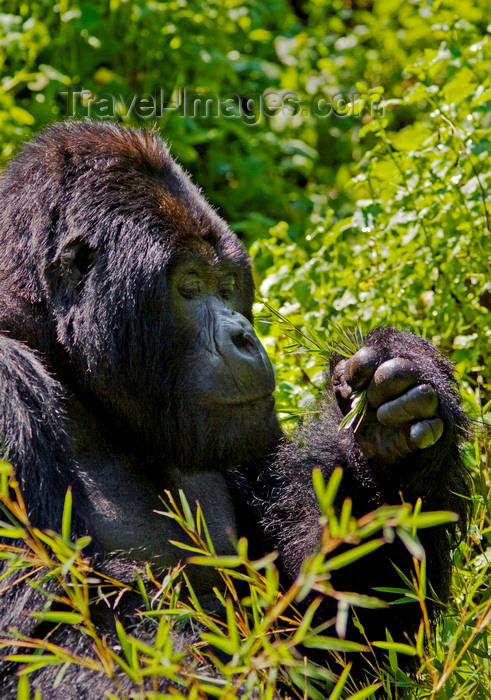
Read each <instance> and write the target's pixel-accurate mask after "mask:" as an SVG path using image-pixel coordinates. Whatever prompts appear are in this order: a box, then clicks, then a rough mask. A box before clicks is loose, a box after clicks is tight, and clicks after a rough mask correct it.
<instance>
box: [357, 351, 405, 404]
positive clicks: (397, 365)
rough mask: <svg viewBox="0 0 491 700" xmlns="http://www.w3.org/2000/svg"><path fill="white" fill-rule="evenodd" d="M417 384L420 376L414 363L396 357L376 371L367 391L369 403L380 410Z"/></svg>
mask: <svg viewBox="0 0 491 700" xmlns="http://www.w3.org/2000/svg"><path fill="white" fill-rule="evenodd" d="M417 383H418V375H417V372H416V368H415V367H414V365H413V363H412V362H411V361H410V360H406V359H405V358H403V357H394V358H393V359H392V360H387V362H383V363H382V364H381V365H380V367H378V368H377V369H376V371H375V374H374V375H373V379H372V381H371V382H370V384H369V386H368V390H367V398H368V403H369V404H370V405H371V406H373V407H374V408H378V407H379V406H381V405H382V404H383V403H386V402H387V401H391V400H392V399H395V398H396V397H397V396H400V395H401V394H403V393H404V392H405V391H407V390H408V389H410V388H411V387H413V386H414V385H415V384H417Z"/></svg>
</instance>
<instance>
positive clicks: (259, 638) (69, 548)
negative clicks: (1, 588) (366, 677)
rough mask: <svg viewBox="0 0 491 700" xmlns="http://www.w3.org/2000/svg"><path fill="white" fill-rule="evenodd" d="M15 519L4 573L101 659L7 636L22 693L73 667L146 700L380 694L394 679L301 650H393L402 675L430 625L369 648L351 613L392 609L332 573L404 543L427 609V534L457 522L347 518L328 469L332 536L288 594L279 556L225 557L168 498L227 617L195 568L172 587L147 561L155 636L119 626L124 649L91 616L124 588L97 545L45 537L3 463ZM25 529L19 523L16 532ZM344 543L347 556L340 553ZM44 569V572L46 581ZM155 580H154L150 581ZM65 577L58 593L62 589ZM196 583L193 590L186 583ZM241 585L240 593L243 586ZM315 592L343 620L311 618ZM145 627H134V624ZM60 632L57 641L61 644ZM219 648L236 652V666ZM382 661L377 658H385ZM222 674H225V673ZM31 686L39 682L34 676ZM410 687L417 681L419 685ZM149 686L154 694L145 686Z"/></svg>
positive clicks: (397, 515) (406, 509)
mask: <svg viewBox="0 0 491 700" xmlns="http://www.w3.org/2000/svg"><path fill="white" fill-rule="evenodd" d="M0 474H1V477H2V480H1V481H2V491H1V493H0V501H1V503H2V504H3V512H4V516H5V517H6V520H5V522H0V537H2V538H5V540H7V541H9V540H10V541H13V544H12V546H10V545H3V547H2V549H1V551H0V557H1V558H2V559H3V560H6V561H7V568H6V571H5V573H4V575H3V577H2V579H3V581H4V582H6V584H5V585H7V586H9V585H15V584H13V583H12V581H9V578H8V576H9V574H10V573H16V575H17V576H18V572H19V570H22V572H23V575H24V576H30V578H31V585H32V586H34V587H35V588H36V589H37V590H38V591H39V592H40V593H41V594H42V597H43V598H44V599H45V600H46V604H45V605H44V608H43V610H42V611H39V612H35V613H33V615H34V617H36V618H38V619H39V620H40V621H44V622H46V623H50V624H51V625H52V626H53V627H54V628H56V626H57V625H61V624H69V625H75V626H77V628H78V630H79V632H80V634H82V635H84V636H86V637H87V638H88V639H89V640H90V645H89V649H90V651H89V653H87V654H85V653H75V652H71V651H68V650H67V649H65V648H63V647H61V646H59V645H57V644H56V642H54V641H50V639H49V638H48V639H47V640H46V639H36V638H27V637H25V636H23V635H20V634H16V633H15V632H13V634H12V637H11V638H9V639H3V640H0V649H1V648H5V647H7V646H10V647H11V646H14V647H16V648H17V653H14V654H11V655H10V656H9V659H10V660H11V661H16V662H18V663H19V664H21V665H22V666H21V671H20V680H19V696H20V697H21V698H22V697H26V698H28V697H29V683H28V678H29V674H31V673H33V672H34V671H36V670H39V669H42V668H44V667H45V666H48V665H50V666H56V667H59V673H58V674H57V680H56V685H58V684H60V683H63V676H64V673H65V671H66V669H67V667H68V666H69V665H73V664H74V665H77V666H79V667H81V668H85V669H90V670H95V671H97V672H99V673H101V674H103V675H105V676H107V677H108V678H109V679H111V681H112V682H113V684H114V695H113V696H111V697H115V698H116V697H117V698H123V699H125V698H126V697H127V696H126V695H125V693H124V692H123V691H122V689H121V687H120V685H119V683H118V674H121V672H122V673H124V674H126V675H128V676H129V677H130V678H131V680H132V681H133V682H134V684H135V687H136V688H138V689H139V692H140V695H139V697H142V698H143V697H148V698H150V697H154V694H153V693H152V691H150V690H148V683H149V682H150V684H152V683H153V682H154V681H155V683H157V682H159V681H160V680H162V679H167V680H169V681H172V682H173V683H176V684H178V687H177V688H173V690H172V695H170V694H169V695H159V697H175V698H185V697H191V698H197V697H203V694H204V693H206V694H207V697H219V698H237V697H242V698H247V697H257V693H259V696H260V697H261V698H273V697H274V696H275V693H276V692H277V690H278V688H279V686H280V684H281V686H282V687H284V688H288V689H289V693H290V694H291V697H292V698H312V699H313V700H321V699H322V698H325V697H327V695H326V694H327V693H328V694H329V697H330V698H338V697H342V696H343V697H345V696H346V693H349V697H352V698H355V700H356V699H358V700H361V699H362V698H366V697H374V695H373V694H374V692H375V691H376V689H378V688H379V687H381V685H382V682H381V681H379V682H372V683H368V684H367V686H366V687H358V688H357V687H356V685H355V684H354V683H353V681H352V680H351V679H350V677H349V670H350V666H351V664H350V663H348V664H346V668H345V669H344V671H343V672H342V673H341V674H340V675H338V676H336V675H335V674H334V673H333V672H331V671H329V670H328V669H326V668H323V667H320V666H318V665H316V664H314V663H310V662H307V661H306V660H305V659H304V658H303V657H302V655H301V654H300V653H299V652H298V646H299V645H303V646H304V647H305V648H307V649H317V650H323V651H325V652H326V653H327V654H328V656H329V655H331V656H332V659H333V661H334V660H336V661H342V659H343V658H344V655H345V654H346V653H349V652H354V653H361V652H363V653H365V654H367V655H368V657H369V658H370V654H371V652H370V649H371V646H374V647H378V648H381V649H385V650H387V651H388V653H389V658H391V659H392V662H393V664H392V665H393V671H394V673H397V661H396V659H397V654H405V655H410V656H420V657H421V658H422V659H425V658H426V657H425V650H424V644H423V639H424V634H425V631H424V630H423V629H422V631H421V634H420V639H418V641H417V642H415V643H414V644H413V643H408V644H400V643H394V642H392V641H391V640H390V639H388V640H387V641H377V642H375V643H373V644H372V643H371V640H367V644H360V643H359V642H356V643H355V642H352V641H350V640H349V639H346V623H347V619H348V618H347V614H348V610H349V609H350V608H352V609H354V610H355V611H356V609H357V608H359V607H362V608H379V607H384V606H385V604H384V603H383V602H382V601H381V600H379V599H378V598H376V597H375V596H366V595H358V594H355V593H350V592H342V591H338V590H335V589H334V588H333V587H332V585H331V582H330V572H331V571H334V570H337V569H341V568H343V567H345V566H349V565H350V564H352V563H353V562H355V561H357V560H359V559H360V558H362V557H364V556H366V555H367V554H369V553H370V552H372V551H374V550H376V549H379V548H380V547H383V546H384V545H385V544H386V543H389V542H392V541H393V540H394V538H395V537H400V538H401V539H402V541H403V542H404V543H405V545H406V546H407V547H408V549H409V551H410V552H412V554H413V556H414V561H415V564H416V567H417V568H416V570H417V571H418V572H420V577H419V579H418V580H417V581H414V582H411V581H409V580H407V579H405V580H404V578H403V577H402V575H401V588H400V589H398V590H397V591H394V589H384V590H391V591H392V592H396V593H399V594H400V598H401V599H400V601H399V603H402V604H415V603H416V604H418V605H420V606H421V609H422V611H423V615H424V614H425V610H426V608H425V589H426V583H425V575H424V568H425V566H424V552H423V550H422V548H421V545H420V544H419V540H418V537H417V531H418V529H420V528H424V527H432V526H435V525H438V524H443V523H448V522H450V521H451V520H453V519H454V515H453V514H451V513H443V512H441V513H438V512H435V513H421V512H420V510H421V504H420V503H419V504H416V506H415V507H414V508H413V507H412V506H411V505H410V504H405V505H402V506H392V507H385V508H380V509H379V510H377V511H374V512H373V513H368V514H367V515H365V516H363V517H362V518H360V519H358V520H356V519H355V518H354V517H353V516H352V514H351V503H350V501H349V500H347V501H346V502H345V504H344V506H343V508H342V509H341V512H340V513H339V515H338V514H337V513H336V510H335V508H334V500H335V498H336V494H337V491H338V488H339V485H340V480H341V470H340V469H338V470H336V471H335V472H334V473H333V475H332V477H331V479H330V481H329V482H328V483H325V482H324V480H323V477H322V475H321V473H320V471H318V470H317V471H315V472H314V475H313V480H314V488H315V492H316V494H317V497H318V499H319V503H320V506H321V511H322V521H321V522H322V527H323V530H322V536H321V541H320V547H319V550H318V551H317V552H315V553H314V554H312V555H311V556H310V557H309V558H307V559H306V561H305V562H304V564H303V566H302V569H301V571H300V573H299V576H298V578H297V580H296V581H295V582H294V583H293V585H292V586H291V588H290V589H288V590H287V591H281V589H280V586H279V576H278V571H277V570H276V568H275V565H274V560H275V558H276V555H275V554H270V555H268V556H266V557H264V558H263V559H261V560H258V561H253V560H251V559H250V558H249V556H248V545H247V541H246V540H245V539H241V540H239V542H237V544H236V551H237V554H236V555H235V556H222V557H220V556H217V555H216V553H215V551H214V549H213V544H212V543H211V542H210V540H209V534H208V529H207V527H206V522H205V520H204V518H203V513H202V511H201V509H200V507H199V504H197V505H196V508H194V507H193V506H191V504H189V503H188V502H187V500H186V498H185V496H184V494H183V493H180V500H179V502H177V501H176V500H175V499H174V498H173V496H172V495H171V494H170V493H167V499H168V501H169V510H168V511H166V512H165V513H162V515H165V516H167V517H171V518H172V519H173V520H175V522H177V523H178V524H179V525H180V527H181V528H182V530H183V538H184V539H186V540H187V542H191V543H192V544H184V543H179V542H176V543H175V544H176V546H177V547H179V548H180V549H182V550H184V551H185V552H186V553H187V554H189V553H191V555H192V556H191V557H190V558H189V563H192V564H194V565H198V566H213V567H215V568H216V569H217V570H218V571H219V572H220V574H221V577H222V580H223V585H222V587H221V588H220V590H219V589H218V588H216V589H215V591H214V592H215V595H216V597H217V601H218V602H219V603H220V604H221V605H222V606H223V608H224V610H225V612H226V615H225V619H221V618H217V617H215V616H213V615H210V614H209V613H207V612H206V611H205V610H203V608H202V606H201V604H200V602H199V600H198V598H197V597H196V595H195V594H194V592H193V589H192V586H191V584H190V582H189V580H188V578H187V577H186V572H185V569H184V570H183V569H182V567H180V566H178V567H176V568H175V569H174V570H173V571H170V572H169V573H168V575H167V576H165V577H164V579H163V580H156V579H155V578H154V577H153V576H152V573H151V570H150V568H149V567H148V566H147V568H146V571H144V572H142V575H141V576H139V574H138V572H136V579H137V584H138V582H139V586H137V587H133V591H134V592H137V591H138V590H139V592H140V594H141V597H142V602H141V613H140V616H141V619H142V620H143V621H145V623H146V627H145V629H146V631H147V634H146V635H145V639H142V638H141V637H137V636H135V634H134V633H132V628H130V629H126V628H125V626H124V625H123V624H122V622H121V621H120V620H118V619H116V634H117V637H118V640H119V644H120V651H119V652H117V651H115V649H114V648H113V647H112V646H111V645H110V643H109V642H108V639H107V638H106V637H103V636H101V635H100V633H99V632H98V629H97V626H96V624H95V623H94V621H93V619H92V613H91V611H92V610H93V609H94V606H95V604H96V603H97V602H99V603H100V604H102V605H106V604H108V601H109V600H117V599H119V597H120V596H121V595H122V593H123V592H124V591H128V590H130V587H129V586H128V585H124V584H121V583H118V582H117V581H114V580H112V579H110V578H108V576H107V575H104V574H101V573H100V572H98V571H95V570H93V569H92V568H91V567H90V566H89V564H88V562H87V561H86V560H85V559H84V558H83V555H82V549H83V547H84V546H86V544H87V538H84V539H83V540H78V541H77V542H75V543H72V542H70V540H69V539H66V538H65V537H64V536H60V535H58V534H56V533H54V532H48V533H45V532H41V531H39V530H37V529H36V528H32V527H31V526H30V524H29V521H28V518H27V515H26V511H25V507H24V504H23V502H22V497H21V495H20V491H19V488H18V484H17V483H16V481H15V479H13V477H12V475H11V469H10V467H9V465H7V464H5V463H2V464H1V465H0ZM70 507H71V506H70V497H68V498H67V502H66V506H65V513H64V517H63V521H64V523H65V525H67V524H68V523H69V514H70ZM13 525H15V527H14V528H13ZM340 548H342V553H337V550H339V549H340ZM40 574H42V575H40ZM144 580H145V583H144ZM53 582H56V584H57V586H56V587H53V585H52V584H53ZM184 584H185V585H184ZM239 585H240V588H238V586H239ZM312 591H317V592H318V593H320V594H322V595H324V596H329V597H332V598H333V600H334V601H335V603H336V605H337V608H338V614H337V616H336V619H335V620H334V621H333V620H329V621H326V622H324V623H323V624H321V625H319V626H317V627H316V626H314V625H313V616H314V614H315V611H316V610H317V608H318V605H319V600H317V599H315V600H313V601H312V602H311V604H310V606H309V608H308V610H307V612H306V613H305V614H304V615H303V616H302V615H300V614H299V612H298V610H297V609H296V606H297V604H298V603H299V602H301V601H302V600H304V599H305V598H306V596H308V595H309V594H310V593H311V592H312ZM133 626H134V623H132V627H133ZM184 628H187V629H188V630H189V631H191V630H193V629H194V630H195V634H194V637H195V641H194V643H193V645H192V646H191V647H190V648H189V649H188V651H187V653H185V652H182V651H178V650H177V649H176V645H175V637H174V636H173V631H174V630H180V631H182V630H183V629H184ZM53 636H54V635H53V634H51V635H50V637H51V638H53ZM216 650H218V651H220V652H223V653H224V654H226V655H227V656H228V660H226V661H224V660H223V658H220V657H218V656H217V654H216ZM375 663H376V662H375ZM216 669H218V670H219V675H218V676H217V673H216ZM377 672H378V675H380V676H381V677H382V679H385V680H386V681H388V678H389V676H387V674H386V673H385V672H384V670H383V669H381V668H378V670H377ZM26 679H27V680H26ZM406 682H408V683H410V681H409V680H407V681H406ZM145 688H147V690H145Z"/></svg>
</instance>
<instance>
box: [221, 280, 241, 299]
mask: <svg viewBox="0 0 491 700" xmlns="http://www.w3.org/2000/svg"><path fill="white" fill-rule="evenodd" d="M236 288H237V282H236V279H235V277H233V276H232V275H231V276H230V277H223V278H222V279H221V280H220V282H219V283H218V294H219V296H221V297H222V299H229V298H230V297H231V296H232V294H233V292H234V291H235V290H236Z"/></svg>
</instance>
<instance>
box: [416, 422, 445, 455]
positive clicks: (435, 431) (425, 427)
mask: <svg viewBox="0 0 491 700" xmlns="http://www.w3.org/2000/svg"><path fill="white" fill-rule="evenodd" d="M442 435H443V421H442V420H441V419H440V418H433V419H432V420H423V421H420V422H419V423H415V424H414V425H412V426H411V430H410V431H409V443H410V445H411V447H412V448H413V449H419V450H424V449H425V447H431V446H432V445H434V444H435V443H436V442H437V441H438V440H439V439H440V438H441V436H442Z"/></svg>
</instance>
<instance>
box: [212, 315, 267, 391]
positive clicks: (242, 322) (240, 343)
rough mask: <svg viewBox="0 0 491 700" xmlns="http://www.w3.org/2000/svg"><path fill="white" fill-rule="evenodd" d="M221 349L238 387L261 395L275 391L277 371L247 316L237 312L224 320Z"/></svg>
mask: <svg viewBox="0 0 491 700" xmlns="http://www.w3.org/2000/svg"><path fill="white" fill-rule="evenodd" d="M218 350H219V352H220V354H221V355H222V357H223V360H224V362H225V364H226V365H227V367H228V369H229V370H230V372H231V373H232V375H233V377H234V379H235V381H236V382H237V383H238V384H241V385H243V386H245V387H248V388H249V389H251V391H253V392H254V393H258V394H261V395H267V394H269V393H271V392H272V391H273V390H274V384H275V382H274V372H273V367H272V365H271V362H270V360H269V357H268V356H267V354H266V351H265V349H264V348H263V346H262V344H261V341H260V340H259V338H258V337H257V335H256V333H255V331H254V329H253V327H252V326H251V324H250V323H249V321H248V320H247V319H246V318H244V316H242V315H241V314H239V313H237V312H233V313H232V314H231V315H230V316H228V318H226V319H224V320H223V322H222V325H221V333H220V334H219V339H218Z"/></svg>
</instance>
